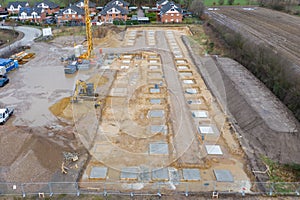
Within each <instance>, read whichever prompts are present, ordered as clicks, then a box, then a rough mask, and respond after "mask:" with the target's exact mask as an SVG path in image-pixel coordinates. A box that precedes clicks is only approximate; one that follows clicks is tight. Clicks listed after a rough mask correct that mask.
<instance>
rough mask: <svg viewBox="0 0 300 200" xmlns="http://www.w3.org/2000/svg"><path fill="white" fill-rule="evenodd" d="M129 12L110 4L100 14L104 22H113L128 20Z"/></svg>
mask: <svg viewBox="0 0 300 200" xmlns="http://www.w3.org/2000/svg"><path fill="white" fill-rule="evenodd" d="M128 13H129V12H128V10H127V9H126V8H124V7H121V6H119V5H117V4H109V5H107V6H105V7H104V8H103V10H102V11H101V12H100V17H101V21H102V22H113V21H114V20H124V21H126V20H127V15H128Z"/></svg>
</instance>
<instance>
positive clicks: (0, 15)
mask: <svg viewBox="0 0 300 200" xmlns="http://www.w3.org/2000/svg"><path fill="white" fill-rule="evenodd" d="M7 16H8V11H7V9H6V8H4V7H1V5H0V20H1V19H5V18H6V17H7Z"/></svg>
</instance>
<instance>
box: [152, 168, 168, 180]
mask: <svg viewBox="0 0 300 200" xmlns="http://www.w3.org/2000/svg"><path fill="white" fill-rule="evenodd" d="M152 180H154V181H168V180H169V171H168V169H167V168H156V169H153V170H152Z"/></svg>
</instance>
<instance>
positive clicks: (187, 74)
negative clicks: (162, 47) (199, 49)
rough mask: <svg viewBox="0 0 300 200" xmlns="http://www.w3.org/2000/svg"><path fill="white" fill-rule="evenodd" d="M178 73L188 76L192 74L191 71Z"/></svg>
mask: <svg viewBox="0 0 300 200" xmlns="http://www.w3.org/2000/svg"><path fill="white" fill-rule="evenodd" d="M179 75H180V76H181V77H190V76H193V73H192V72H179Z"/></svg>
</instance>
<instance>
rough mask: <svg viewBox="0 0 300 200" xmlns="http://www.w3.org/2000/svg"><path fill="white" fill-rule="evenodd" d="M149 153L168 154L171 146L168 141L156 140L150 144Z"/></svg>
mask: <svg viewBox="0 0 300 200" xmlns="http://www.w3.org/2000/svg"><path fill="white" fill-rule="evenodd" d="M149 154H150V155H168V154H169V148H168V143H166V142H156V143H150V144H149Z"/></svg>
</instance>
